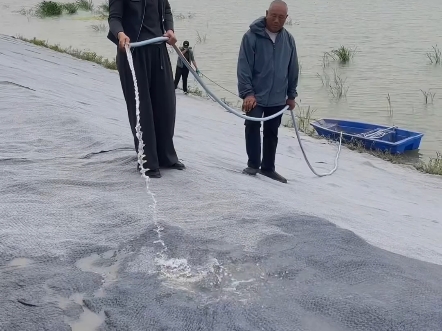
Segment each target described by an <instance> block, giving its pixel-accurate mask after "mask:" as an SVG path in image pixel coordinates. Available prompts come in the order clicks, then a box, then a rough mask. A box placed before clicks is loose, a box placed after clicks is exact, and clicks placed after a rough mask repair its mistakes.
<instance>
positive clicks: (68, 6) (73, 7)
mask: <svg viewBox="0 0 442 331" xmlns="http://www.w3.org/2000/svg"><path fill="white" fill-rule="evenodd" d="M63 8H64V10H66V12H67V13H68V14H69V15H73V14H76V13H77V11H78V6H77V4H76V3H65V4H63Z"/></svg>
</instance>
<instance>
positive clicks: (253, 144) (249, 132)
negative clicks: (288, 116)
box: [244, 105, 284, 171]
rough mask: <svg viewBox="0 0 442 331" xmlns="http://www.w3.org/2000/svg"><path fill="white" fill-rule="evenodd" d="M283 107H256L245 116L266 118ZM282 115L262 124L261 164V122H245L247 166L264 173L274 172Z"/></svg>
mask: <svg viewBox="0 0 442 331" xmlns="http://www.w3.org/2000/svg"><path fill="white" fill-rule="evenodd" d="M283 107H284V105H282V106H277V107H261V106H256V107H255V108H253V109H252V110H251V111H250V112H249V113H247V116H250V117H263V115H264V117H267V116H270V115H273V114H276V113H277V112H278V111H280V110H281V109H282V108H283ZM281 118H282V115H280V116H277V117H275V118H273V119H271V120H269V121H266V122H264V130H263V131H264V135H263V136H264V137H263V148H262V149H263V151H262V154H263V157H262V162H261V131H260V130H261V122H255V121H250V120H246V121H245V123H244V125H245V127H246V129H245V136H246V150H247V155H248V157H249V161H248V162H247V166H248V167H251V168H254V169H259V168H261V169H262V170H266V171H275V155H276V147H277V146H278V129H279V126H280V125H281Z"/></svg>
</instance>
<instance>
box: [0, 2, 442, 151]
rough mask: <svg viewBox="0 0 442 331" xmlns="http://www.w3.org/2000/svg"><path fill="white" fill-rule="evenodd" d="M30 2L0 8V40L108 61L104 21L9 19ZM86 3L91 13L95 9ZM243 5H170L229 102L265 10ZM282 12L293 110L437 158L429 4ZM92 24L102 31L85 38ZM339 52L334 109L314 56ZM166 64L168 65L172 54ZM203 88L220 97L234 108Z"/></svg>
mask: <svg viewBox="0 0 442 331" xmlns="http://www.w3.org/2000/svg"><path fill="white" fill-rule="evenodd" d="M37 3H38V1H36V0H23V1H20V2H17V1H12V0H3V1H2V2H1V4H0V6H1V10H0V32H1V33H3V34H8V35H14V36H16V35H22V36H25V37H27V38H32V37H37V38H39V39H45V40H47V41H48V42H49V43H52V44H56V43H58V44H60V45H62V46H65V47H68V46H72V47H75V48H79V49H89V50H92V51H95V52H97V53H98V54H100V55H103V56H105V57H108V58H113V57H114V56H115V47H114V46H113V44H111V43H110V42H109V41H108V40H107V39H106V32H107V29H106V28H107V27H106V25H107V22H106V21H105V20H97V19H94V17H91V14H86V13H80V14H78V15H74V16H70V17H62V18H56V19H44V20H41V19H38V18H35V17H32V16H26V15H22V14H19V13H18V11H20V10H21V9H23V8H25V9H29V8H32V7H33V6H34V5H35V4H37ZM95 3H96V4H97V5H99V4H100V3H101V1H96V2H95ZM251 3H252V2H251V1H244V0H243V1H232V0H225V1H222V2H221V1H215V0H207V1H205V2H204V5H202V3H201V1H196V0H188V1H175V0H172V1H171V5H172V7H173V10H174V14H175V16H176V19H175V21H176V35H177V37H178V39H179V41H183V40H184V39H187V40H189V41H190V43H191V45H193V46H194V48H195V54H196V61H197V63H198V65H199V67H200V69H201V71H202V72H203V73H204V74H205V75H207V76H208V77H209V78H210V79H212V80H214V81H216V82H217V83H218V84H220V85H221V86H223V87H225V88H226V89H228V90H230V91H232V92H234V93H236V59H237V55H238V49H239V44H240V40H241V37H242V35H243V33H244V32H245V31H246V30H247V28H248V25H249V24H250V22H252V21H253V20H254V19H256V18H257V17H259V16H260V15H263V14H264V13H265V10H266V7H267V6H268V3H269V1H268V0H265V1H264V0H256V1H253V6H251ZM288 4H289V14H290V21H291V24H289V25H287V29H288V30H289V31H290V32H292V33H293V35H294V36H295V38H296V41H297V47H298V54H299V58H300V62H301V77H300V84H299V96H300V97H299V101H300V103H301V105H302V106H303V108H304V109H306V108H307V107H308V106H310V107H311V109H315V110H316V112H315V113H314V117H315V118H318V117H336V118H346V119H355V120H362V121H369V122H374V123H380V124H394V125H398V126H401V127H405V128H408V129H411V130H416V131H420V132H423V133H424V134H425V136H424V139H423V141H422V144H421V150H420V152H421V153H422V154H423V155H424V156H434V155H435V153H436V152H437V151H442V131H441V130H440V126H441V124H442V66H434V65H431V64H430V63H429V60H428V58H427V56H426V53H427V52H430V51H431V50H432V46H434V45H436V44H438V45H439V46H440V47H441V48H442V29H441V28H440V22H441V20H442V6H441V4H440V1H439V0H423V1H420V2H414V3H410V2H403V1H400V0H393V1H389V2H385V1H382V0H373V1H365V2H362V3H361V2H359V3H357V2H354V1H351V0H329V1H326V2H322V1H313V2H312V1H308V0H299V1H296V2H291V1H288ZM92 25H96V26H97V25H98V26H100V27H101V28H104V29H103V30H101V31H95V30H94V29H93V27H92ZM340 45H345V46H347V47H350V48H353V49H356V53H355V56H354V58H353V60H352V61H351V63H350V64H348V65H345V66H339V65H335V64H334V63H330V65H329V66H328V67H327V68H325V71H326V73H327V74H328V75H329V76H330V78H331V79H332V80H333V74H334V73H333V70H334V69H335V70H336V72H337V73H338V75H340V77H342V78H343V79H346V82H345V84H346V86H347V87H348V92H347V96H346V98H342V99H341V100H336V99H334V98H333V97H332V96H331V94H330V93H329V91H328V90H327V88H325V87H324V86H323V84H322V82H321V79H320V78H319V77H318V74H319V75H321V76H323V77H324V74H323V72H324V68H323V54H324V52H327V51H330V50H331V49H333V48H338V47H339V46H340ZM172 62H173V66H175V62H176V56H174V55H172ZM208 83H209V86H211V87H212V88H213V90H214V91H215V92H216V93H217V94H218V95H219V96H220V97H224V98H226V99H227V100H229V101H231V102H233V103H236V102H237V101H238V99H237V98H236V97H235V96H234V95H232V94H230V93H229V92H226V91H225V90H223V89H221V88H219V87H218V86H216V85H214V84H212V83H210V82H208ZM191 84H195V82H194V81H191ZM195 85H196V84H195ZM421 90H423V91H425V92H430V93H435V95H434V100H433V101H432V102H431V100H429V102H428V103H425V98H424V96H423V93H422V91H421ZM388 96H389V97H390V102H391V112H390V104H389V102H388V99H387V97H388ZM429 99H431V98H429ZM391 113H392V116H391ZM234 120H235V119H233V118H232V121H234Z"/></svg>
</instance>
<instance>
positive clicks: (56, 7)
mask: <svg viewBox="0 0 442 331" xmlns="http://www.w3.org/2000/svg"><path fill="white" fill-rule="evenodd" d="M65 6H66V4H62V3H59V2H55V1H43V2H40V3H39V4H38V5H37V6H36V8H35V14H36V15H37V16H38V17H53V16H60V15H62V14H63V9H64V7H65Z"/></svg>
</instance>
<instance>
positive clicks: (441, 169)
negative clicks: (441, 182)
mask: <svg viewBox="0 0 442 331" xmlns="http://www.w3.org/2000/svg"><path fill="white" fill-rule="evenodd" d="M416 168H417V169H418V170H420V171H422V172H425V173H427V174H432V175H439V176H442V153H437V152H436V157H432V158H430V160H429V161H428V162H427V163H424V162H422V163H420V164H419V165H418V166H416Z"/></svg>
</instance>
